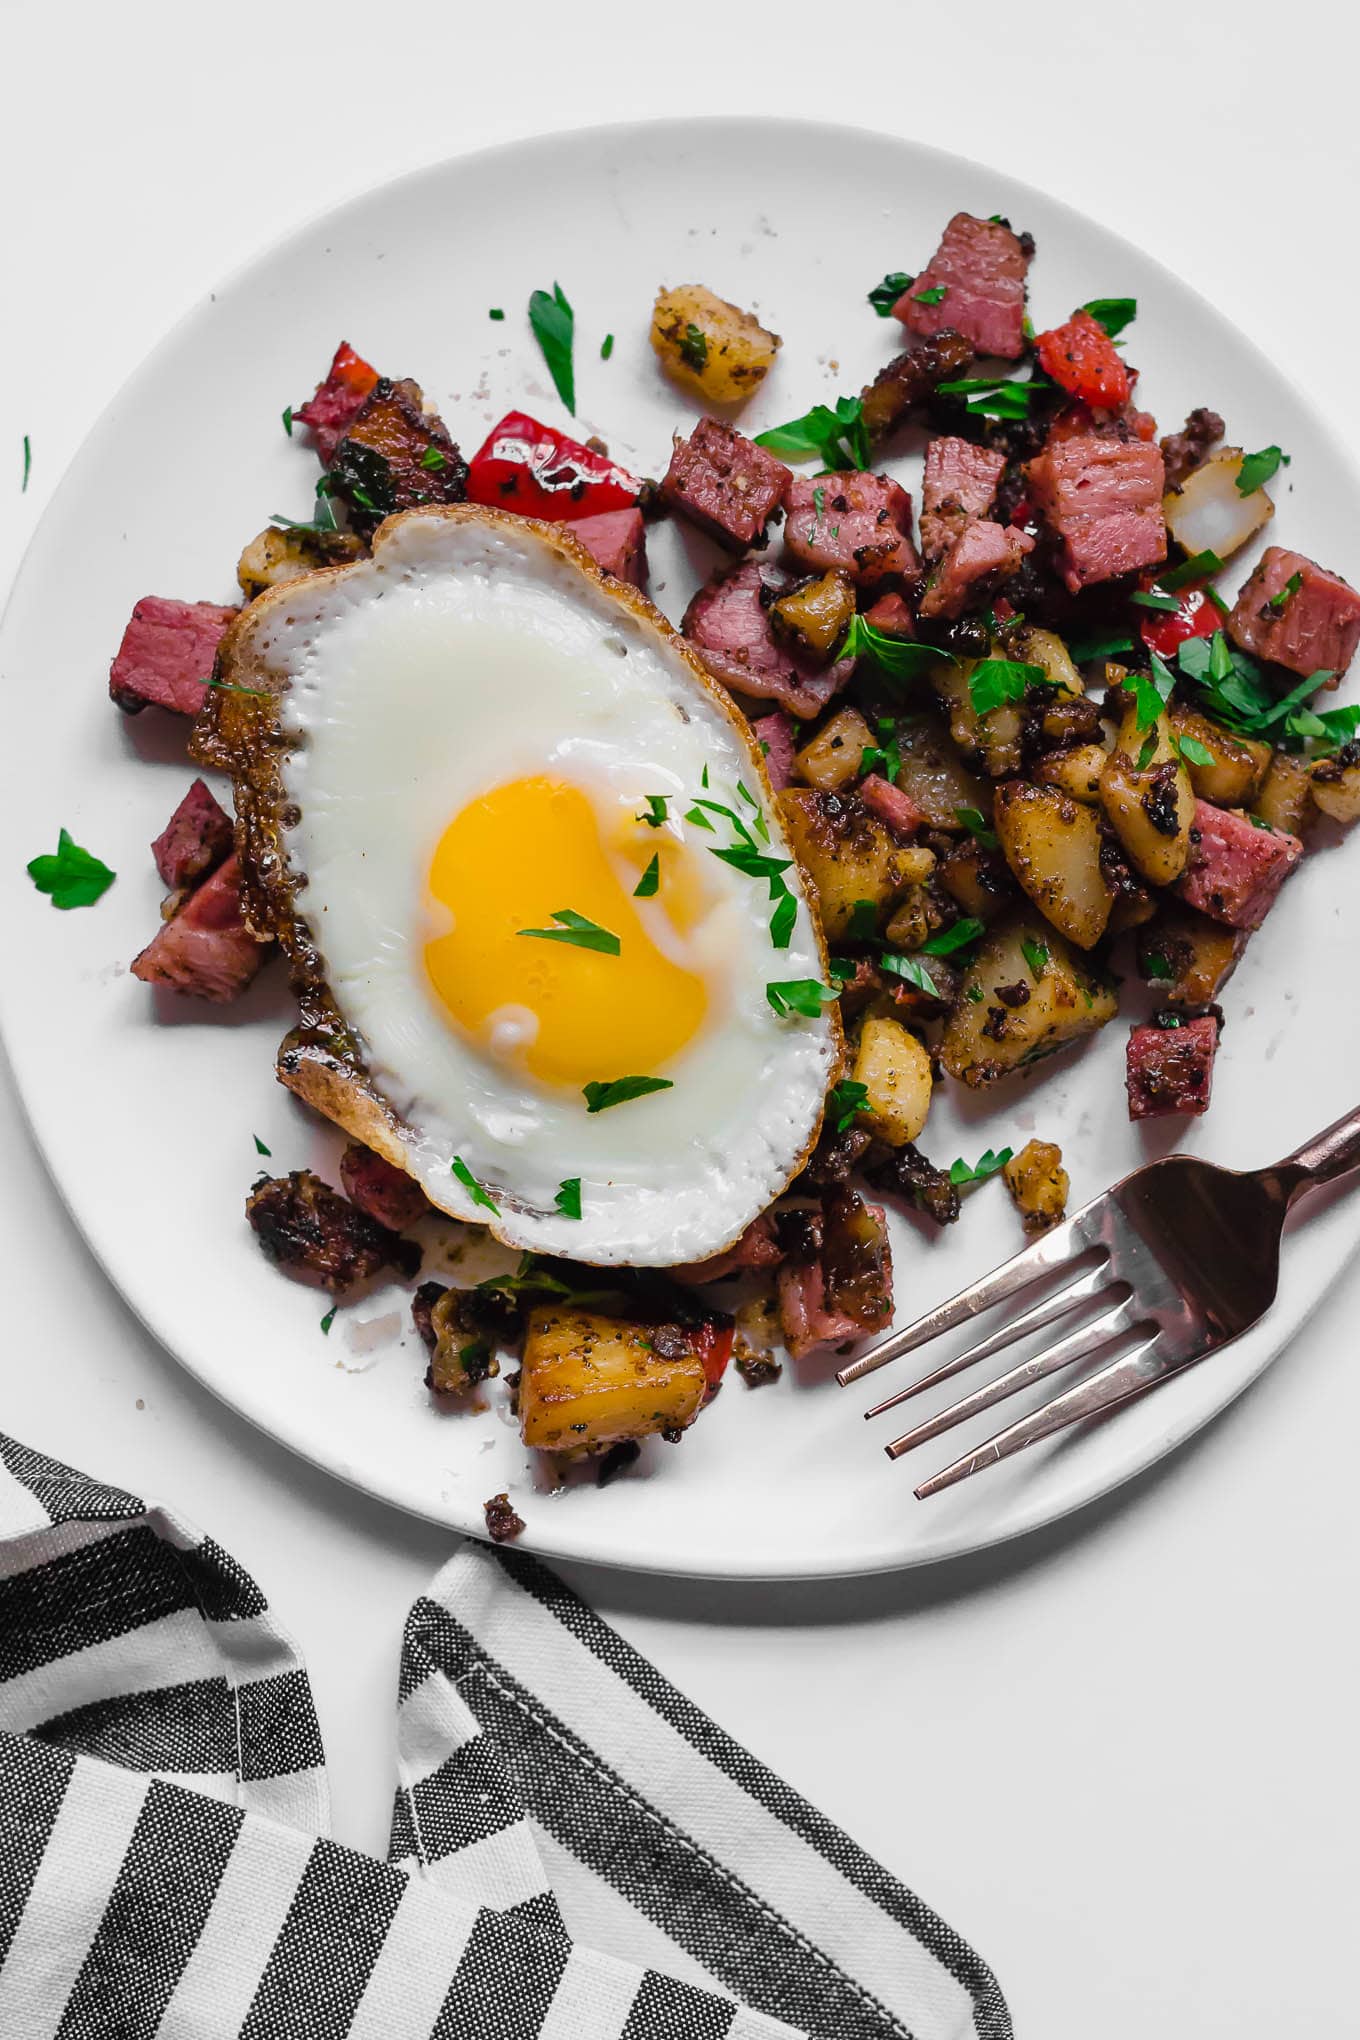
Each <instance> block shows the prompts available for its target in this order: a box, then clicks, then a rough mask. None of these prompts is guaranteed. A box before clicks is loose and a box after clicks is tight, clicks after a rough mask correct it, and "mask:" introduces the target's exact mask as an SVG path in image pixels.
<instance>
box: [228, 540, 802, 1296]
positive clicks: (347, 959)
mask: <svg viewBox="0 0 1360 2040" xmlns="http://www.w3.org/2000/svg"><path fill="white" fill-rule="evenodd" d="M261 654H262V657H263V659H264V662H265V663H266V665H267V666H268V667H269V668H270V669H271V670H272V671H273V672H275V673H277V674H278V675H279V676H280V677H281V679H282V680H283V681H284V682H285V690H286V691H285V695H284V700H283V704H282V708H281V716H280V720H281V727H282V730H283V732H284V734H285V736H286V738H287V739H288V750H287V753H286V757H285V762H284V766H283V782H284V786H283V790H284V795H285V798H286V801H287V802H288V803H289V804H290V806H291V809H292V811H293V813H294V814H295V815H296V816H297V819H296V821H295V823H294V825H293V826H292V827H291V828H290V830H289V832H288V834H287V838H286V842H287V850H288V858H289V864H290V866H291V868H292V869H293V871H294V872H295V873H298V874H302V875H303V877H302V879H301V881H300V882H299V884H298V888H297V891H296V895H295V899H296V909H297V912H298V914H299V915H300V917H301V918H302V919H303V921H304V922H305V923H306V924H307V927H308V929H309V931H310V933H311V935H312V938H313V940H314V941H315V943H316V946H317V948H318V950H319V951H320V953H321V955H322V956H323V958H324V960H325V971H326V978H327V982H328V984H329V986H330V989H331V992H332V994H333V996H334V998H335V1001H336V1003H337V1005H338V1007H339V1009H340V1011H341V1013H342V1015H343V1017H344V1019H345V1020H346V1022H347V1023H348V1024H349V1026H350V1027H351V1028H352V1029H354V1031H355V1032H356V1034H357V1035H358V1037H359V1039H360V1041H361V1042H362V1044H363V1052H364V1059H365V1063H366V1066H367V1068H368V1071H369V1074H370V1077H371V1079H372V1082H373V1084H374V1086H375V1088H376V1089H377V1090H378V1091H379V1092H380V1093H381V1095H382V1096H383V1098H384V1099H385V1100H386V1101H387V1103H388V1104H389V1105H390V1106H391V1107H392V1109H393V1111H394V1112H395V1113H396V1115H397V1117H398V1119H399V1121H400V1123H401V1127H402V1129H403V1139H404V1142H405V1148H406V1161H407V1166H408V1168H409V1169H410V1171H411V1173H412V1175H413V1176H415V1177H416V1178H417V1180H418V1181H419V1182H420V1183H421V1184H422V1185H423V1187H424V1188H425V1190H426V1192H427V1194H428V1195H429V1196H430V1198H431V1199H432V1200H433V1201H434V1202H435V1203H436V1204H438V1205H440V1206H442V1207H443V1208H444V1209H445V1210H447V1211H450V1212H452V1213H454V1214H455V1215H457V1216H460V1217H466V1218H472V1219H476V1220H478V1221H481V1222H486V1221H487V1220H488V1219H489V1217H490V1214H489V1213H488V1212H487V1211H486V1210H485V1209H483V1208H480V1207H478V1206H477V1205H476V1204H475V1203H474V1202H473V1201H472V1199H471V1197H470V1194H469V1193H468V1192H467V1191H466V1189H465V1188H464V1187H463V1186H462V1185H461V1184H460V1183H459V1182H458V1180H457V1179H456V1178H455V1177H454V1175H453V1174H452V1160H453V1157H454V1156H459V1157H461V1159H462V1161H463V1162H464V1163H465V1165H466V1166H467V1168H468V1169H469V1170H470V1171H471V1173H472V1174H473V1176H474V1177H475V1178H476V1179H477V1181H478V1182H479V1183H480V1184H482V1185H483V1186H484V1188H485V1189H486V1190H487V1192H488V1193H489V1194H490V1195H491V1196H492V1198H493V1199H494V1200H495V1202H496V1203H497V1205H498V1206H499V1207H500V1216H499V1219H491V1223H492V1225H493V1228H494V1229H495V1230H496V1231H498V1232H499V1233H500V1234H501V1236H502V1237H503V1238H505V1239H507V1240H509V1241H510V1242H511V1243H513V1244H516V1245H520V1246H525V1247H531V1248H534V1249H537V1250H541V1251H543V1252H547V1253H555V1254H568V1255H575V1256H578V1257H580V1258H582V1259H586V1260H591V1261H596V1262H600V1263H612V1262H621V1263H629V1264H632V1265H639V1266H645V1265H659V1266H664V1265H667V1264H669V1263H673V1262H679V1261H691V1260H698V1259H702V1258H704V1257H705V1256H706V1255H708V1254H710V1253H715V1252H717V1251H719V1250H720V1249H721V1248H722V1247H723V1246H725V1245H726V1244H728V1243H729V1242H730V1241H731V1240H732V1239H733V1238H734V1237H735V1236H736V1235H737V1234H738V1233H739V1232H740V1231H741V1229H742V1227H743V1226H745V1225H746V1224H747V1223H748V1222H749V1221H750V1219H752V1218H753V1217H754V1216H755V1215H756V1214H757V1213H758V1212H759V1211H761V1210H763V1209H764V1208H765V1206H766V1205H767V1204H768V1203H769V1202H770V1200H771V1199H772V1198H773V1197H774V1196H776V1195H777V1194H778V1192H779V1191H780V1190H781V1189H782V1188H783V1186H784V1184H785V1182H786V1181H787V1179H788V1177H789V1175H790V1173H791V1171H792V1170H793V1169H794V1167H795V1166H796V1164H797V1161H798V1159H799V1157H800V1155H801V1154H802V1153H803V1151H804V1150H805V1149H806V1146H807V1144H808V1142H809V1140H810V1138H811V1137H812V1135H813V1133H814V1131H815V1128H816V1126H817V1123H818V1120H819V1117H820V1113H821V1107H822V1100H823V1097H824V1093H825V1090H826V1086H827V1083H828V1081H829V1079H830V1075H831V1068H832V1063H833V1060H834V1056H835V1053H836V1032H835V1027H834V1023H833V1022H832V1021H831V1019H830V1018H829V1017H828V1016H827V1015H825V1014H823V1015H821V1016H820V1017H818V1018H817V1019H806V1018H801V1017H797V1016H787V1017H783V1018H781V1017H779V1016H777V1015H776V1014H775V1013H774V1012H773V1011H772V1009H771V1007H770V1004H769V1001H768V999H767V997H766V989H765V988H766V985H767V983H768V982H769V981H770V980H772V979H796V978H821V977H822V974H823V963H822V959H821V956H820V953H819V946H818V942H817V937H816V934H815V932H814V928H813V924H812V920H811V917H810V914H809V911H808V907H807V904H806V900H805V899H804V897H803V895H802V892H801V888H800V887H799V885H798V873H797V870H796V867H794V868H791V869H790V871H789V872H788V874H787V878H788V881H789V883H790V884H791V886H792V887H793V888H794V889H795V891H796V892H797V895H798V901H799V910H798V918H797V922H796V924H795V927H794V931H793V936H792V939H791V942H790V944H789V947H788V948H787V949H783V950H776V949H774V948H773V946H772V944H771V941H770V934H769V919H770V912H771V904H770V900H769V897H768V888H767V886H766V885H765V883H764V882H762V881H760V880H756V879H752V878H749V877H746V876H744V875H742V874H740V873H738V872H736V871H733V870H731V869H730V868H729V867H727V866H726V865H724V864H723V863H722V862H721V861H719V860H718V859H711V860H707V862H706V866H705V869H706V871H707V868H708V863H711V867H712V868H711V872H709V873H708V875H709V876H710V877H711V878H713V879H714V881H715V890H716V893H717V899H718V905H717V908H716V911H715V912H714V913H713V914H712V915H711V916H710V917H709V918H708V920H707V921H706V922H705V924H704V927H703V931H702V937H703V944H704V951H705V953H704V956H703V961H702V968H703V970H704V975H705V977H706V980H707V982H708V984H709V986H710V1010H709V1013H708V1016H707V1018H706V1020H705V1022H704V1023H703V1025H702V1026H701V1028H700V1030H699V1032H698V1033H697V1034H696V1036H695V1037H694V1039H693V1040H692V1041H691V1042H690V1043H689V1044H688V1045H687V1047H686V1048H685V1049H684V1050H683V1051H682V1052H681V1053H680V1054H679V1055H678V1056H676V1057H675V1058H673V1059H672V1061H671V1062H670V1063H669V1064H668V1065H667V1066H666V1068H665V1070H664V1075H666V1076H667V1077H669V1078H670V1079H671V1080H672V1083H673V1087H674V1088H673V1089H671V1090H667V1091H661V1092H657V1093H654V1094H652V1095H650V1096H648V1097H644V1098H640V1099H636V1100H632V1101H630V1102H628V1103H626V1104H623V1105H619V1106H615V1107H613V1108H611V1109H609V1110H606V1111H603V1112H599V1113H595V1114H591V1113H589V1112H588V1111H587V1110H586V1106H585V1102H584V1100H583V1099H582V1098H581V1096H580V1095H579V1093H575V1092H559V1091H555V1090H553V1089H550V1088H547V1087H544V1086H540V1085H538V1084H537V1083H535V1082H534V1081H533V1079H531V1078H528V1077H525V1076H521V1075H520V1074H518V1073H517V1072H516V1071H515V1070H513V1069H512V1068H509V1067H507V1066H506V1064H505V1063H504V1062H503V1061H500V1060H498V1059H497V1058H495V1057H494V1056H492V1055H489V1054H487V1053H485V1052H484V1051H482V1050H479V1049H478V1048H477V1046H476V1045H475V1044H474V1043H473V1042H472V1041H471V1040H470V1039H468V1038H467V1037H466V1036H464V1035H463V1034H462V1033H461V1031H460V1030H459V1029H458V1028H457V1026H456V1024H455V1023H454V1022H453V1021H452V1019H451V1018H450V1016H449V1014H448V1013H447V1011H446V1009H445V1008H444V1007H443V1006H442V1004H441V1003H440V1002H439V1000H438V998H437V996H436V994H435V993H434V991H433V988H432V986H431V984H430V981H429V978H428V976H427V973H426V969H425V963H424V947H425V942H426V940H427V939H428V936H429V934H430V932H431V927H432V925H433V924H432V921H431V913H432V908H431V904H430V901H429V897H428V879H429V871H430V864H431V859H432V855H433V852H434V849H435V846H436V844H437V843H438V841H439V839H440V837H441V835H442V834H443V832H444V830H445V828H446V827H447V825H448V823H449V822H450V821H451V820H452V819H453V818H454V816H456V815H457V814H458V813H460V812H461V810H462V809H463V808H465V807H466V806H467V805H468V804H469V803H470V802H472V801H475V800H476V799H477V798H478V797H479V796H481V795H482V794H485V793H487V792H489V791H491V790H492V789H493V788H495V787H497V786H499V785H502V784H504V783H505V782H506V781H509V780H513V779H518V778H521V777H527V776H532V775H538V774H547V775H550V776H560V777H562V778H564V779H566V780H569V781H571V782H573V783H574V784H576V785H578V786H580V787H582V788H583V789H584V790H586V791H588V792H589V794H590V795H591V797H592V799H593V801H594V802H595V805H596V807H597V810H598V811H600V812H601V813H604V814H607V813H608V812H609V810H610V808H611V806H613V805H614V804H616V803H618V804H627V805H628V807H629V808H631V809H636V808H638V807H640V806H641V805H642V804H643V798H644V796H645V795H646V794H647V793H664V794H667V795H670V796H671V801H670V815H671V820H670V821H669V822H668V824H667V825H666V826H667V827H668V828H669V829H670V830H671V831H672V832H675V833H681V832H683V834H684V836H685V838H686V840H687V841H689V842H690V843H691V844H692V845H693V846H694V849H695V854H696V855H698V856H701V857H702V856H704V854H705V851H706V849H707V848H708V847H709V846H711V845H716V844H718V843H721V842H723V841H726V840H728V838H727V837H726V836H725V835H724V834H722V833H721V832H720V833H718V834H715V835H713V836H705V835H703V834H701V833H700V832H697V831H696V830H695V828H694V827H693V825H686V824H684V823H683V822H682V820H681V819H680V818H681V817H682V816H683V813H684V811H685V809H687V808H688V807H689V806H690V804H691V802H692V801H693V799H694V797H695V795H696V794H698V793H699V792H700V790H701V782H702V777H703V773H704V770H705V768H707V771H708V778H709V789H710V793H711V796H712V797H713V798H714V799H716V800H719V801H727V802H729V803H730V804H732V805H733V806H736V805H737V804H738V796H737V794H736V784H737V781H738V780H742V781H743V782H744V783H745V784H746V785H747V786H748V787H752V788H754V787H757V786H760V787H762V788H763V786H764V780H763V775H762V774H759V772H758V768H754V767H753V762H752V751H751V748H750V743H749V739H748V737H747V736H746V734H745V732H744V728H743V726H742V725H741V724H740V723H739V721H738V720H737V719H736V717H735V715H734V713H733V712H732V711H730V710H729V709H728V708H727V707H726V705H725V704H724V703H722V702H721V701H720V700H718V699H717V698H715V696H714V695H713V693H711V692H710V690H709V689H708V687H707V686H706V685H705V684H704V683H703V682H702V681H701V680H700V679H699V678H698V677H697V675H696V674H695V672H694V670H693V668H692V667H691V665H690V663H689V661H688V659H687V658H686V656H685V654H684V653H683V652H682V651H681V650H679V649H678V648H677V647H676V646H675V645H673V644H672V643H670V642H669V641H668V640H667V638H666V637H665V635H664V634H663V631H662V630H661V629H660V628H659V627H658V626H657V625H656V624H655V623H653V622H652V621H651V620H650V619H649V618H648V617H647V616H645V615H642V616H640V615H638V614H637V613H636V612H635V610H634V609H633V608H631V607H630V606H629V605H628V604H627V603H626V602H625V601H623V600H621V599H620V597H619V596H618V595H616V594H615V593H613V592H612V591H611V590H610V589H609V587H608V586H606V585H602V584H601V583H600V582H599V581H598V580H597V579H595V578H592V577H591V576H590V575H589V574H587V573H585V572H583V571H582V570H581V568H580V567H579V566H578V565H577V564H576V563H575V561H574V560H573V559H571V558H570V557H564V556H563V555H562V553H561V552H559V551H558V550H557V549H556V547H555V546H554V545H553V544H552V543H551V542H549V541H548V540H547V539H546V537H545V536H544V534H543V533H542V532H541V531H539V530H537V529H536V528H535V527H534V526H532V525H527V524H525V525H514V524H510V523H508V522H506V521H504V520H500V521H497V520H495V519H488V520H486V521H482V520H480V519H478V518H476V517H466V518H459V517H448V516H439V515H437V514H436V515H424V514H422V513H413V514H412V515H410V516H408V517H406V518H404V519H402V520H400V521H399V522H398V523H396V524H393V525H390V526H389V527H388V528H387V530H386V531H385V532H384V534H383V536H382V539H381V542H380V544H379V547H378V550H377V552H376V554H375V557H374V558H373V559H371V560H366V561H362V562H360V563H358V564H357V565H355V566H352V567H349V568H347V569H345V570H344V571H343V572H342V573H340V574H337V575H335V576H332V577H328V578H326V579H324V580H318V581H314V582H312V583H309V584H307V585H306V586H305V587H299V589H298V591H297V595H296V597H295V598H294V600H293V601H291V602H289V603H284V604H281V605H280V608H279V612H278V614H277V616H276V617H275V618H274V619H273V620H272V622H271V627H270V629H269V631H268V634H267V636H266V638H265V640H264V643H263V644H262V646H261ZM763 805H764V806H765V808H766V810H767V819H768V822H769V826H770V832H771V837H772V839H773V840H772V843H771V849H772V850H773V851H774V853H775V854H778V855H785V856H787V855H789V854H790V853H789V852H788V850H787V848H786V847H785V846H784V845H783V842H782V837H781V832H780V830H779V826H778V819H777V815H776V814H775V812H774V811H773V810H772V809H771V806H770V802H769V799H768V794H767V793H766V794H764V795H763ZM719 827H720V831H721V829H722V825H721V824H720V825H719ZM563 904H564V905H570V904H571V903H570V902H569V901H564V903H563ZM640 904H641V903H640ZM433 911H435V912H436V913H437V910H433ZM654 915H655V916H656V918H655V919H654V920H653V925H654V926H655V928H656V930H657V939H658V941H663V940H665V941H669V937H668V932H667V930H666V926H665V922H664V917H662V916H660V914H659V913H658V910H656V909H651V910H649V918H652V917H653V916H654ZM690 961H691V964H692V965H693V956H691V959H690ZM621 982H623V983H625V984H626V980H621ZM499 1017H500V1023H501V1025H502V1027H504V1028H509V1030H510V1032H511V1034H513V1031H514V1029H515V1028H516V1027H517V1026H527V1027H530V1028H531V1027H532V1016H529V1015H523V1014H519V1013H515V1012H506V1013H502V1014H501V1015H500V1016H499ZM608 1060H609V1054H608V1051H607V1050H602V1064H603V1063H607V1062H608ZM598 1074H599V1076H600V1077H601V1078H611V1077H615V1076H623V1075H630V1074H635V1073H634V1072H631V1071H624V1070H616V1069H612V1068H609V1067H603V1066H602V1067H601V1069H600V1070H599V1073H598ZM570 1177H580V1179H581V1186H582V1187H581V1202H582V1216H581V1218H580V1220H579V1221H573V1220H571V1219H567V1218H564V1217H563V1216H562V1215H561V1214H560V1213H558V1212H557V1211H556V1210H555V1208H554V1199H555V1197H556V1194H557V1191H558V1188H559V1185H560V1184H561V1183H562V1182H563V1181H564V1180H565V1179H567V1178H570Z"/></svg>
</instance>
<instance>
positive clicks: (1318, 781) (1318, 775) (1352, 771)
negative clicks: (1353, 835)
mask: <svg viewBox="0 0 1360 2040" xmlns="http://www.w3.org/2000/svg"><path fill="white" fill-rule="evenodd" d="M1350 748H1351V747H1350V746H1349V745H1347V747H1346V749H1347V750H1349V749H1350ZM1344 757H1345V753H1344V752H1343V753H1342V756H1341V757H1339V758H1319V759H1318V761H1317V763H1316V765H1314V766H1313V768H1312V771H1311V773H1310V774H1309V778H1310V780H1311V782H1312V788H1313V799H1314V800H1315V801H1316V802H1317V804H1318V806H1319V807H1320V808H1321V809H1322V812H1323V814H1324V815H1329V816H1330V817H1331V819H1332V820H1333V821H1334V822H1354V821H1360V764H1346V763H1344V762H1343V760H1344Z"/></svg>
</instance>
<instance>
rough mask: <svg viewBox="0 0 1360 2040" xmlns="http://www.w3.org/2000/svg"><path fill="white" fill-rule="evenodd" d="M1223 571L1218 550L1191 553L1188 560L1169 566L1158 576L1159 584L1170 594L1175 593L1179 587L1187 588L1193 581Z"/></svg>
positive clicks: (1205, 578) (1201, 579)
mask: <svg viewBox="0 0 1360 2040" xmlns="http://www.w3.org/2000/svg"><path fill="white" fill-rule="evenodd" d="M1222 572H1223V562H1222V560H1221V559H1220V558H1219V557H1218V554H1217V553H1216V552H1208V551H1205V552H1197V553H1191V555H1190V557H1189V559H1188V560H1182V561H1181V563H1180V565H1179V566H1178V567H1168V568H1167V569H1166V570H1165V571H1164V572H1163V573H1160V574H1158V576H1157V586H1158V587H1159V588H1165V589H1166V592H1167V594H1168V595H1174V594H1175V592H1176V590H1177V589H1178V588H1186V587H1188V586H1189V584H1190V583H1191V581H1207V580H1208V579H1209V578H1210V576H1211V575H1213V574H1221V573H1222Z"/></svg>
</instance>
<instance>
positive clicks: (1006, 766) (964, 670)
mask: <svg viewBox="0 0 1360 2040" xmlns="http://www.w3.org/2000/svg"><path fill="white" fill-rule="evenodd" d="M978 663H979V662H978V660H976V659H965V660H963V662H962V663H961V664H960V665H946V664H944V663H943V662H942V663H941V664H940V665H938V666H936V667H935V669H934V671H933V672H932V674H931V676H930V678H931V684H932V685H933V687H934V689H935V692H936V693H937V694H938V695H939V697H940V700H941V701H942V702H943V703H944V705H945V707H946V708H947V709H948V711H949V734H950V736H951V737H952V738H953V739H954V742H955V743H956V744H957V745H958V747H959V749H960V751H962V753H963V755H964V757H965V758H966V759H968V761H969V763H970V764H971V763H973V762H976V763H977V764H979V765H980V766H981V767H982V770H983V771H984V772H985V773H986V774H987V775H988V777H989V778H991V779H1004V778H1005V777H1006V775H1007V773H1010V772H1018V771H1019V770H1020V731H1021V727H1022V725H1023V721H1024V711H1023V704H1022V703H1020V702H1018V701H1003V702H1002V704H1001V706H1000V708H993V709H991V710H989V711H988V713H987V714H986V715H979V714H978V712H977V710H976V709H975V708H974V706H973V697H972V695H971V693H970V692H969V688H968V682H969V679H970V677H971V675H972V673H973V670H974V668H975V667H976V666H977V665H978Z"/></svg>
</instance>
